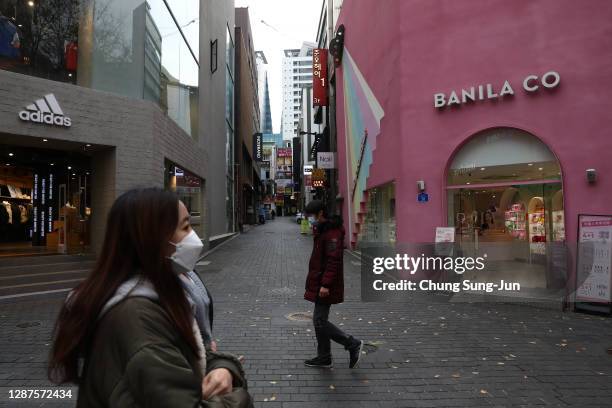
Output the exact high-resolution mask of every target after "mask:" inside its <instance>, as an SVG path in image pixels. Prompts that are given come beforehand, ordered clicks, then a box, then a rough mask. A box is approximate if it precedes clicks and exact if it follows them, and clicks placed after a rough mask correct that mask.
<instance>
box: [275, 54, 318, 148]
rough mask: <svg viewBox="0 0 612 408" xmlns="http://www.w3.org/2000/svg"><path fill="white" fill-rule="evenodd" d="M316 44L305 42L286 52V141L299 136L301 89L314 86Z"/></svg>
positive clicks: (283, 120)
mask: <svg viewBox="0 0 612 408" xmlns="http://www.w3.org/2000/svg"><path fill="white" fill-rule="evenodd" d="M313 48H315V44H313V43H310V42H304V43H303V44H302V47H301V48H299V49H289V50H284V57H283V81H282V85H283V115H282V122H281V133H282V134H283V139H284V140H291V139H292V138H293V137H294V136H297V129H298V124H299V117H300V101H301V97H300V95H301V89H302V88H304V87H307V86H311V85H312V50H313Z"/></svg>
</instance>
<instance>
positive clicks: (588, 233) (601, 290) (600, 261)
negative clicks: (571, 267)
mask: <svg viewBox="0 0 612 408" xmlns="http://www.w3.org/2000/svg"><path fill="white" fill-rule="evenodd" d="M611 254H612V216H601V215H581V216H579V218H578V270H577V279H578V282H577V286H578V289H577V291H576V300H578V301H583V302H598V303H608V302H610V301H611V300H612V299H611V297H610V286H611V285H610V284H611V279H610V278H611V275H610V267H611V266H612V262H611V261H612V257H611Z"/></svg>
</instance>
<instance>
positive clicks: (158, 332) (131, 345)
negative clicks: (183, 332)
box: [96, 296, 177, 351]
mask: <svg viewBox="0 0 612 408" xmlns="http://www.w3.org/2000/svg"><path fill="white" fill-rule="evenodd" d="M96 337H97V338H100V337H101V338H103V339H104V338H105V339H113V340H114V343H115V344H117V345H119V346H121V347H122V348H123V349H126V350H132V351H136V350H138V349H140V348H142V347H145V346H147V345H150V344H158V343H164V342H168V341H169V342H174V341H175V340H176V337H177V336H176V332H175V330H174V328H173V326H172V324H171V322H170V319H169V317H168V315H167V313H166V312H165V310H164V309H163V307H162V306H161V305H160V304H159V303H158V302H157V301H156V300H154V299H150V298H147V297H140V296H134V297H128V298H126V299H124V300H122V301H121V302H120V303H118V304H117V305H115V306H113V308H112V309H110V310H109V311H108V312H107V313H106V314H105V315H104V316H103V317H102V319H101V320H100V322H99V326H98V330H97V333H96Z"/></svg>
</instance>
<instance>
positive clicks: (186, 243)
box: [170, 230, 204, 274]
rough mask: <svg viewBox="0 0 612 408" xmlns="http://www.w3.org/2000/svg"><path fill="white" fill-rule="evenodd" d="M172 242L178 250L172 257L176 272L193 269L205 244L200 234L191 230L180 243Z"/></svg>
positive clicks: (185, 271)
mask: <svg viewBox="0 0 612 408" xmlns="http://www.w3.org/2000/svg"><path fill="white" fill-rule="evenodd" d="M170 244H172V245H174V246H175V247H176V251H174V253H173V254H172V256H171V257H170V260H171V261H172V268H173V269H174V272H176V273H178V274H180V273H187V272H190V271H193V269H194V268H195V266H196V263H197V262H198V259H200V253H201V252H202V248H204V244H202V240H201V239H200V237H198V234H196V232H195V231H194V230H191V232H190V233H189V234H187V236H186V237H185V238H183V239H182V240H181V242H179V243H178V244H175V243H173V242H170Z"/></svg>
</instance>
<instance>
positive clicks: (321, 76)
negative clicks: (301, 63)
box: [312, 48, 327, 106]
mask: <svg viewBox="0 0 612 408" xmlns="http://www.w3.org/2000/svg"><path fill="white" fill-rule="evenodd" d="M312 105H313V106H327V50H326V49H324V48H315V49H314V50H313V51H312Z"/></svg>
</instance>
